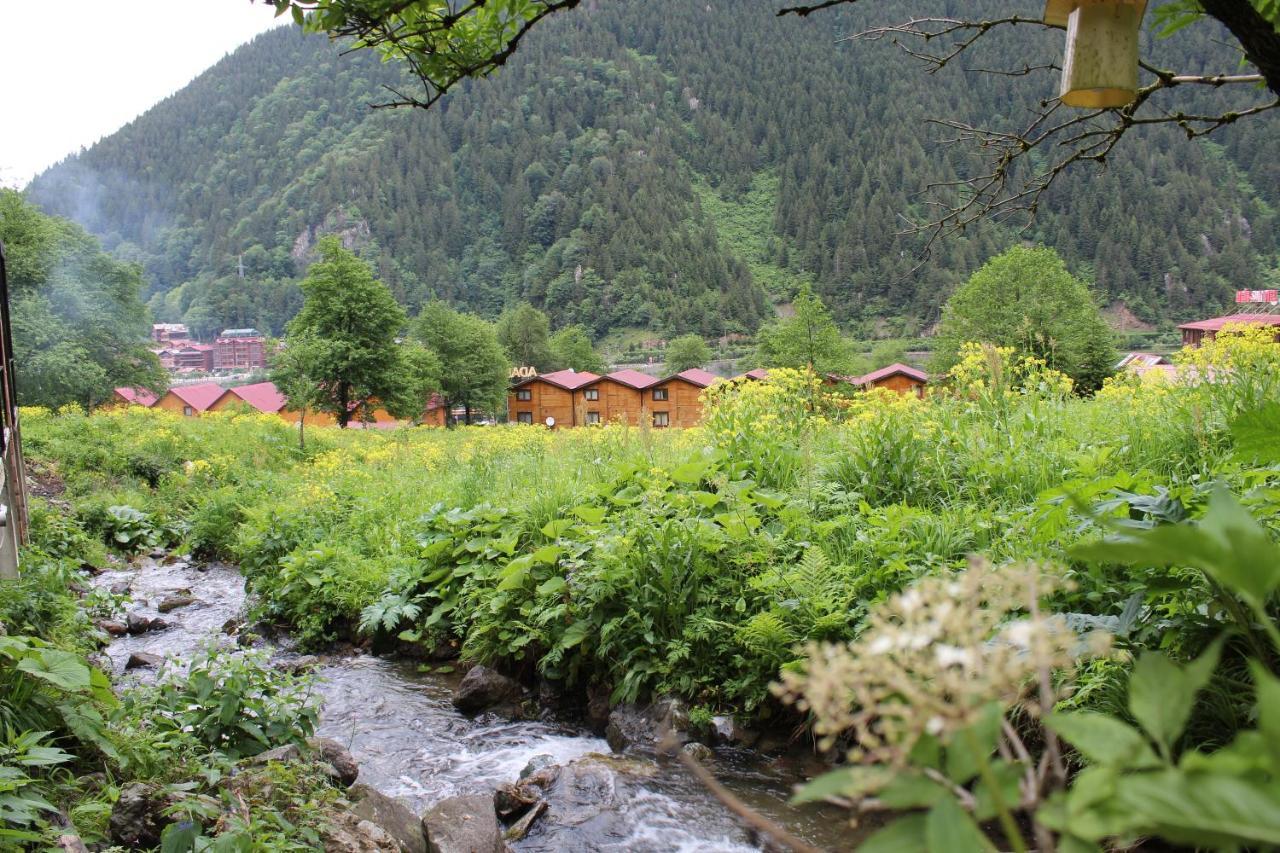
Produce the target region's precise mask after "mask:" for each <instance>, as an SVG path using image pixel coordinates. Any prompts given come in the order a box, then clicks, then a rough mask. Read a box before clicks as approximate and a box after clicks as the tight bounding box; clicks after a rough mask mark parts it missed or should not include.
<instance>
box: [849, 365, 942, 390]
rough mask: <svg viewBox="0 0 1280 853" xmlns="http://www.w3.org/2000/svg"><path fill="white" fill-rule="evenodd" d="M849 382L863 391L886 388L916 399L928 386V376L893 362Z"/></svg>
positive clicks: (908, 366)
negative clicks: (913, 396) (910, 395)
mask: <svg viewBox="0 0 1280 853" xmlns="http://www.w3.org/2000/svg"><path fill="white" fill-rule="evenodd" d="M850 381H851V382H852V383H853V384H854V385H857V386H859V387H860V388H862V389H863V390H869V389H871V388H887V389H888V390H890V391H897V392H898V393H899V394H915V395H916V396H917V397H923V396H924V387H925V386H926V385H928V384H929V375H928V374H927V373H925V372H924V371H923V370H917V369H916V368H914V367H911V366H910V365H907V364H902V363H901V362H895V363H893V364H891V365H889V366H888V367H882V368H880V369H879V370H873V371H871V372H870V373H866V374H863V375H862V376H856V377H854V378H853V379H852V380H850Z"/></svg>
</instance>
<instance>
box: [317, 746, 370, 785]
mask: <svg viewBox="0 0 1280 853" xmlns="http://www.w3.org/2000/svg"><path fill="white" fill-rule="evenodd" d="M307 746H309V747H311V749H312V751H313V752H314V753H315V755H316V757H317V758H319V759H320V760H321V761H323V762H324V763H325V764H326V765H328V767H329V768H330V769H331V770H333V773H332V776H333V778H334V779H336V780H337V781H338V782H340V783H341V784H342V786H343V787H346V788H349V787H351V785H352V784H354V783H355V781H356V777H357V776H359V775H360V765H359V764H357V763H356V759H355V756H353V755H352V754H351V752H350V751H349V750H348V749H347V748H346V747H345V746H343V745H342V744H340V743H338V742H337V741H336V740H334V739H333V738H331V737H313V738H310V739H309V740H308V741H307Z"/></svg>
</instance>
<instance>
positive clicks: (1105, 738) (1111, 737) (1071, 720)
mask: <svg viewBox="0 0 1280 853" xmlns="http://www.w3.org/2000/svg"><path fill="white" fill-rule="evenodd" d="M1045 724H1046V725H1047V726H1048V727H1049V728H1051V729H1053V730H1054V731H1055V732H1057V733H1058V735H1059V736H1060V737H1061V738H1062V739H1063V740H1065V741H1066V742H1067V743H1069V744H1071V745H1072V746H1073V747H1075V748H1076V750H1077V751H1078V752H1079V753H1080V754H1081V755H1083V756H1084V757H1085V758H1087V759H1089V761H1090V762H1091V763H1093V764H1106V765H1112V766H1115V767H1126V768H1144V767H1153V766H1156V765H1158V764H1159V763H1160V760H1159V759H1158V758H1157V757H1156V754H1155V753H1154V752H1152V750H1151V744H1149V743H1147V740H1146V738H1144V737H1143V736H1142V733H1141V732H1139V731H1138V730H1137V729H1135V728H1134V727H1133V726H1130V725H1129V724H1128V723H1125V722H1123V721H1121V720H1118V719H1116V718H1115V717H1112V716H1109V715H1107V714H1101V713H1098V712H1097V711H1068V712H1062V713H1057V714H1052V715H1051V716H1049V718H1048V719H1046V720H1045Z"/></svg>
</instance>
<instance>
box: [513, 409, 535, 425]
mask: <svg viewBox="0 0 1280 853" xmlns="http://www.w3.org/2000/svg"><path fill="white" fill-rule="evenodd" d="M516 420H517V421H519V422H520V423H522V424H531V423H533V412H516Z"/></svg>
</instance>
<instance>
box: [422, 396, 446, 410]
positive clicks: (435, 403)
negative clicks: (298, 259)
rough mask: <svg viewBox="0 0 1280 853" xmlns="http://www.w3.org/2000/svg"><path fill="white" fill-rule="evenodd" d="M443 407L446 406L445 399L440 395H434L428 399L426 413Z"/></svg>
mask: <svg viewBox="0 0 1280 853" xmlns="http://www.w3.org/2000/svg"><path fill="white" fill-rule="evenodd" d="M443 405H444V397H442V396H440V395H439V394H432V395H431V396H430V397H428V398H427V408H426V411H428V412H430V411H433V410H435V409H438V408H440V407H441V406H443Z"/></svg>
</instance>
